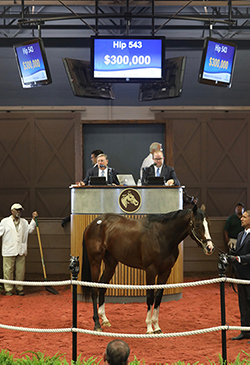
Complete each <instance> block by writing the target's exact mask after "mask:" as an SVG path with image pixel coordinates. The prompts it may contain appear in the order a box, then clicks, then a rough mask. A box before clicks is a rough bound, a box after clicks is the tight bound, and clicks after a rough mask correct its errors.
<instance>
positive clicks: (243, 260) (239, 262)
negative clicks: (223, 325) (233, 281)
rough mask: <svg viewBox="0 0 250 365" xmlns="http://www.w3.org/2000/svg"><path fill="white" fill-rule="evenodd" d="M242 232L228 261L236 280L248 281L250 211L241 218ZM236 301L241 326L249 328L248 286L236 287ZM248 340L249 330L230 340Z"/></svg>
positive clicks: (249, 264)
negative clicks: (237, 300) (231, 264)
mask: <svg viewBox="0 0 250 365" xmlns="http://www.w3.org/2000/svg"><path fill="white" fill-rule="evenodd" d="M241 225H242V227H243V228H244V231H242V232H240V233H239V234H238V237H237V243H236V249H235V251H234V255H229V256H228V260H229V261H230V262H232V263H233V265H234V267H235V271H236V275H237V278H238V279H243V280H250V234H249V233H250V210H246V211H245V212H244V213H243V215H242V217H241ZM238 299H239V308H240V316H241V326H242V327H243V326H246V327H250V285H245V284H239V285H238ZM245 338H249V339H250V330H249V331H242V332H241V333H240V334H239V335H238V336H237V337H233V338H232V340H243V339H245Z"/></svg>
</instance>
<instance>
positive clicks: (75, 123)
mask: <svg viewBox="0 0 250 365" xmlns="http://www.w3.org/2000/svg"><path fill="white" fill-rule="evenodd" d="M79 126H80V114H77V113H60V114H58V113H3V114H0V156H1V157H0V174H1V179H0V197H1V207H0V216H2V217H4V216H7V215H9V214H10V206H11V204H13V203H14V202H15V201H17V202H20V203H21V204H23V206H24V207H25V212H24V215H25V216H27V217H29V216H30V214H31V212H32V211H33V210H37V211H38V213H39V216H40V217H63V216H66V215H68V214H69V212H70V191H69V189H68V186H69V185H70V184H71V183H72V182H74V181H75V160H77V158H78V156H75V140H76V134H77V130H79ZM77 151H78V153H79V148H78V149H77ZM80 159H81V157H80Z"/></svg>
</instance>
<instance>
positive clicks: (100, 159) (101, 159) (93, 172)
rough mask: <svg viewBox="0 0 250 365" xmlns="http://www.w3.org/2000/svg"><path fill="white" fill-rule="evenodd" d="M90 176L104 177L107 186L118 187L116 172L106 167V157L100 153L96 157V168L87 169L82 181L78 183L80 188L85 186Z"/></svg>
mask: <svg viewBox="0 0 250 365" xmlns="http://www.w3.org/2000/svg"><path fill="white" fill-rule="evenodd" d="M91 176H100V177H101V176H104V177H105V178H106V181H107V184H110V185H113V184H115V185H119V181H118V178H117V172H116V171H115V169H113V168H111V167H108V156H107V155H105V154H104V153H101V154H100V155H98V156H97V166H95V167H93V168H92V169H89V170H88V171H87V174H86V176H85V178H84V179H83V181H80V184H79V185H80V186H83V185H87V184H88V182H89V179H90V177H91Z"/></svg>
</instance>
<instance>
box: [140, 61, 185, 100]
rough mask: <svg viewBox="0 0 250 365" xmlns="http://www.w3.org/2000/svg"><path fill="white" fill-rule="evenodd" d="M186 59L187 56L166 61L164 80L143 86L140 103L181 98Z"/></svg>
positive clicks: (141, 87) (141, 86)
mask: <svg viewBox="0 0 250 365" xmlns="http://www.w3.org/2000/svg"><path fill="white" fill-rule="evenodd" d="M186 59H187V58H186V56H181V57H176V58H169V59H166V60H165V73H164V80H163V81H156V82H153V83H152V82H151V83H143V84H141V85H140V89H139V101H150V100H160V99H168V98H176V97H178V96H181V94H182V90H183V81H184V73H185V67H186Z"/></svg>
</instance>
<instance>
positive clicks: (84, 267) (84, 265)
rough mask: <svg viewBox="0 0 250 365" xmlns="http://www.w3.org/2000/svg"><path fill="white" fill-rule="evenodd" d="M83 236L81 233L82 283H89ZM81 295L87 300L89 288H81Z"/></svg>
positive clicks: (88, 265)
mask: <svg viewBox="0 0 250 365" xmlns="http://www.w3.org/2000/svg"><path fill="white" fill-rule="evenodd" d="M84 236H85V231H84V233H83V239H82V281H88V282H90V281H92V278H91V269H90V262H89V257H88V252H87V248H86V243H85V239H84ZM82 293H83V295H84V296H85V298H86V299H88V298H89V297H90V293H91V287H90V286H82Z"/></svg>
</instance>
